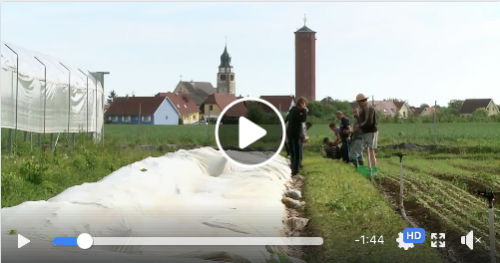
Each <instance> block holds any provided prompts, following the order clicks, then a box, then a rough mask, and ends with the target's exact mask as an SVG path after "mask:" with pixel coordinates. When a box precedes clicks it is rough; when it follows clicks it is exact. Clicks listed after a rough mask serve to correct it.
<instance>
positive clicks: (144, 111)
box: [104, 96, 179, 125]
mask: <svg viewBox="0 0 500 263" xmlns="http://www.w3.org/2000/svg"><path fill="white" fill-rule="evenodd" d="M104 116H105V119H106V121H108V122H111V123H113V124H141V125H177V124H179V112H178V111H177V110H176V109H175V107H174V104H173V103H172V102H171V101H170V100H169V99H168V98H166V97H160V96H157V97H117V98H115V99H114V101H113V103H112V104H111V105H110V106H109V109H108V110H107V111H106V113H105V114H104Z"/></svg>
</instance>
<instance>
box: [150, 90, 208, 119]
mask: <svg viewBox="0 0 500 263" xmlns="http://www.w3.org/2000/svg"><path fill="white" fill-rule="evenodd" d="M159 94H161V95H162V96H164V97H167V98H168V99H169V100H170V101H171V102H172V104H173V105H174V107H175V109H176V110H177V111H178V112H179V113H180V114H181V115H184V114H191V113H195V112H200V108H198V106H196V103H194V101H193V100H192V99H191V98H189V95H188V94H176V93H172V92H165V93H159ZM161 95H160V96H161Z"/></svg>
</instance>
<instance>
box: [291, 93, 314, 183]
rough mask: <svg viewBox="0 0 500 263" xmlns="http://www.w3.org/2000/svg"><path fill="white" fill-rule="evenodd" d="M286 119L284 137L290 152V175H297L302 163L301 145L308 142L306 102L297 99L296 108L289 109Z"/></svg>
mask: <svg viewBox="0 0 500 263" xmlns="http://www.w3.org/2000/svg"><path fill="white" fill-rule="evenodd" d="M287 119H288V123H287V130H286V135H287V138H288V149H289V151H290V162H291V169H292V175H297V174H298V173H299V169H300V166H301V161H302V143H303V142H307V141H308V140H309V138H308V137H307V133H306V125H305V122H306V120H307V100H306V99H304V98H300V99H298V100H297V106H295V107H293V108H292V109H290V112H289V113H288V118H287Z"/></svg>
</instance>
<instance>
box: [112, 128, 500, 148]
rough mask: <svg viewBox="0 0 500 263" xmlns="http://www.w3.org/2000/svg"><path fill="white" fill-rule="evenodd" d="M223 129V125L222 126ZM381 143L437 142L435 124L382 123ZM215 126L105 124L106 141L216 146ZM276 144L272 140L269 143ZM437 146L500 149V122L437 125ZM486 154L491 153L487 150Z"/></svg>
mask: <svg viewBox="0 0 500 263" xmlns="http://www.w3.org/2000/svg"><path fill="white" fill-rule="evenodd" d="M221 127H222V126H221ZM379 130H380V134H379V144H380V145H384V144H394V143H402V142H412V143H418V144H425V145H430V144H433V143H434V132H433V131H434V127H433V124H381V125H380V128H379ZM214 134H215V129H214V125H210V126H199V125H181V126H140V127H137V126H130V125H125V126H124V125H106V127H105V137H106V140H111V141H113V142H115V143H125V144H155V145H158V144H184V145H190V144H191V145H192V144H196V145H207V143H208V144H210V145H215V135H214ZM309 135H310V138H311V140H312V141H313V142H317V143H319V142H320V141H321V139H322V138H324V137H326V136H332V132H331V131H330V130H329V128H328V125H327V124H322V125H319V124H317V125H314V126H313V127H312V128H311V130H310V131H309ZM266 142H269V143H270V144H275V143H274V142H273V141H268V140H266ZM436 144H438V145H448V146H455V147H460V146H464V147H466V146H467V147H475V148H477V147H479V148H480V147H485V148H491V149H493V150H496V151H499V150H500V123H481V124H476V123H464V124H462V123H460V124H453V123H445V124H437V125H436ZM485 151H489V150H488V149H485Z"/></svg>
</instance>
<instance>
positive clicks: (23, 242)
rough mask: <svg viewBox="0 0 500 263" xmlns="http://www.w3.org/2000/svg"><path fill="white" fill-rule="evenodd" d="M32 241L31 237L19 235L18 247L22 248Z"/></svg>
mask: <svg viewBox="0 0 500 263" xmlns="http://www.w3.org/2000/svg"><path fill="white" fill-rule="evenodd" d="M29 242H30V240H29V239H27V238H25V237H23V236H22V235H20V234H18V235H17V248H22V247H24V246H26V245H27V244H28V243H29Z"/></svg>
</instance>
